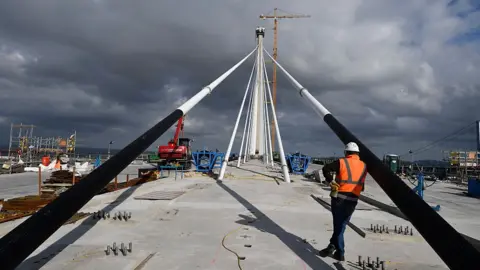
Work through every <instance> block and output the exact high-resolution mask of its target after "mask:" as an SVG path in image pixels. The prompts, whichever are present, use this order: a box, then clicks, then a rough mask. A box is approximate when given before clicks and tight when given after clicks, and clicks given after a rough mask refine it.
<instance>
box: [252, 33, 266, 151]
mask: <svg viewBox="0 0 480 270" xmlns="http://www.w3.org/2000/svg"><path fill="white" fill-rule="evenodd" d="M255 33H256V35H257V42H258V51H257V59H263V37H264V36H265V28H263V27H257V29H256V30H255ZM263 69H264V65H263V63H262V62H261V61H260V60H259V61H257V71H256V78H255V90H254V94H253V101H252V108H251V109H252V113H251V133H250V139H249V141H250V144H249V154H250V155H256V154H258V155H264V154H265V153H264V152H265V151H264V149H265V146H264V145H265V142H264V140H265V129H264V128H263V125H264V122H265V121H264V117H263V104H264V94H263V92H264V91H265V87H264V73H263Z"/></svg>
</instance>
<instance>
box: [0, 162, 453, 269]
mask: <svg viewBox="0 0 480 270" xmlns="http://www.w3.org/2000/svg"><path fill="white" fill-rule="evenodd" d="M292 180H293V182H292V183H290V184H287V183H284V182H282V181H281V173H280V172H279V171H274V170H266V169H265V166H264V165H263V164H262V163H261V162H259V161H250V162H249V164H246V165H244V166H242V168H240V169H239V168H233V167H229V168H228V169H227V175H226V178H225V179H224V180H223V181H221V182H217V181H215V180H213V179H211V178H208V177H201V176H198V175H195V176H194V177H186V178H184V179H180V180H179V179H177V180H176V181H175V180H174V179H173V176H172V177H171V178H165V179H161V180H159V181H155V182H150V183H146V184H144V185H142V186H137V187H132V188H129V189H125V190H120V191H116V192H112V193H109V194H103V195H99V196H96V197H95V198H93V199H92V200H91V201H90V202H89V203H88V204H87V205H86V206H85V207H84V208H83V209H82V211H83V212H94V211H99V210H104V211H107V212H112V213H113V212H116V211H122V212H123V211H127V212H132V217H131V219H129V220H128V221H119V220H112V219H106V220H103V219H101V220H98V219H96V220H94V219H92V217H89V218H85V219H83V220H80V221H77V222H76V223H75V224H70V225H65V226H63V227H61V228H60V229H59V230H58V231H57V232H56V233H55V234H54V235H52V236H51V237H50V238H49V239H48V240H47V241H46V242H45V243H44V244H43V245H42V246H40V247H39V248H38V249H37V250H36V251H35V252H34V253H33V254H32V255H31V256H30V257H29V258H28V259H27V260H26V261H25V262H24V263H23V264H22V265H21V267H20V268H19V269H39V268H41V269H135V267H137V266H138V265H139V264H141V263H142V261H144V260H146V259H147V258H148V257H150V259H149V260H148V261H147V262H145V265H144V266H143V268H142V269H186V270H187V269H188V270H191V269H222V270H223V269H275V270H278V269H361V268H358V266H355V263H356V262H357V260H358V256H359V255H361V256H362V257H363V258H364V259H366V258H367V257H368V256H369V257H370V258H372V259H374V258H376V257H377V256H378V257H380V259H381V260H386V261H387V269H395V268H396V269H447V267H446V266H445V265H444V263H443V262H442V261H441V260H440V259H439V258H438V256H437V255H436V254H435V252H434V251H433V250H432V249H431V248H430V247H429V245H428V244H427V243H426V242H425V241H424V240H423V239H422V238H421V237H419V236H418V233H416V232H415V233H416V234H414V236H413V237H412V236H399V235H397V236H394V235H389V236H387V235H378V234H373V233H370V232H367V237H366V238H362V237H360V236H359V235H358V234H357V233H356V232H354V231H353V230H351V229H350V228H347V230H346V233H345V241H346V260H347V261H346V262H345V263H344V264H343V266H339V265H337V264H336V262H335V261H334V260H333V259H331V258H321V257H319V256H318V255H317V251H318V250H319V249H322V248H324V247H325V246H326V245H327V244H328V242H329V239H330V236H331V234H332V217H331V213H330V212H329V211H328V210H326V209H325V208H324V207H322V206H321V205H319V204H318V203H317V202H316V201H315V200H313V199H312V198H311V197H310V195H311V194H316V195H318V196H323V197H328V191H326V190H323V189H322V187H321V186H320V185H318V184H317V183H315V182H310V181H304V180H302V176H292ZM179 190H181V191H183V192H185V194H183V195H182V196H179V197H177V198H175V199H173V200H135V199H134V197H136V196H141V195H145V194H148V193H150V192H155V191H179ZM351 221H352V222H353V223H355V224H356V225H357V226H359V227H361V228H363V229H365V230H367V229H368V228H369V227H370V224H385V225H388V226H390V227H392V226H393V225H394V224H396V225H402V226H405V225H408V224H407V223H406V222H405V221H404V220H403V219H400V218H397V217H394V216H392V215H390V214H388V213H385V212H383V211H379V210H378V209H375V208H372V209H365V210H361V209H358V210H357V211H355V213H354V215H353V217H352V219H351ZM18 223H19V221H15V222H9V223H6V224H0V235H4V234H5V233H7V232H8V231H9V230H11V229H12V228H13V227H14V226H16V225H17V224H18ZM114 242H115V243H116V245H118V246H119V245H120V243H125V244H128V243H129V242H132V244H133V251H132V253H128V254H127V255H126V256H123V255H121V253H119V255H118V256H115V255H113V254H110V255H108V256H107V255H106V253H105V249H106V247H107V245H112V244H113V243H114ZM152 254H153V255H152ZM239 265H240V267H239Z"/></svg>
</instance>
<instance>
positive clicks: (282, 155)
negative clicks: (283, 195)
mask: <svg viewBox="0 0 480 270" xmlns="http://www.w3.org/2000/svg"><path fill="white" fill-rule="evenodd" d="M263 65H264V67H265V62H264V63H263ZM264 72H265V77H266V78H267V80H268V75H267V72H266V69H265V68H264ZM267 92H268V97H269V101H270V108H271V110H272V116H273V122H274V124H275V133H276V135H277V143H278V151H279V152H280V153H279V154H280V162H281V165H282V172H283V177H284V179H285V182H287V183H290V174H289V173H288V167H287V160H286V159H285V152H284V151H283V143H282V137H281V136H280V128H279V127H278V120H277V114H276V113H275V105H273V98H272V93H271V91H270V85H268V84H267Z"/></svg>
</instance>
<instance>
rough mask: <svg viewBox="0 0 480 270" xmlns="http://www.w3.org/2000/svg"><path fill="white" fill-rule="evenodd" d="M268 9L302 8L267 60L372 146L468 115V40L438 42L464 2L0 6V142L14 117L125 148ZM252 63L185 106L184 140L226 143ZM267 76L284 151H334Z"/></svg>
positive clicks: (325, 133) (405, 141)
mask: <svg viewBox="0 0 480 270" xmlns="http://www.w3.org/2000/svg"><path fill="white" fill-rule="evenodd" d="M274 6H279V7H281V8H282V9H283V10H287V11H290V12H300V13H309V14H311V15H312V18H309V19H298V20H282V21H281V22H280V32H279V34H280V35H279V44H280V45H279V46H280V47H279V60H280V62H281V64H282V65H283V66H284V67H285V68H286V69H287V70H288V71H289V72H290V73H291V74H292V75H293V76H294V77H295V78H297V80H298V81H300V82H301V83H302V84H303V85H304V86H305V87H307V88H308V89H309V90H310V92H311V93H312V94H313V95H315V96H316V97H317V98H318V99H319V100H320V101H321V102H322V103H324V105H326V107H327V108H328V109H329V110H331V111H332V113H334V115H336V116H338V118H339V119H341V121H342V122H343V123H344V124H345V125H346V126H347V127H349V128H350V129H351V130H352V131H353V132H354V133H355V134H357V135H358V137H359V138H361V139H362V140H365V142H367V143H369V144H370V145H371V146H372V148H373V150H375V151H376V152H377V153H379V154H383V153H384V152H403V151H404V150H405V149H410V148H412V147H420V146H421V145H422V144H423V143H428V141H431V140H434V139H435V138H437V137H441V136H442V135H443V134H448V133H450V132H452V131H453V130H455V129H458V128H460V127H462V125H466V124H467V123H469V122H471V121H474V120H475V119H477V118H480V115H479V113H478V109H477V106H478V105H477V102H476V101H478V100H479V98H480V96H479V92H478V85H480V84H479V79H477V77H478V76H477V75H478V71H479V68H480V55H479V52H478V46H476V45H475V43H467V44H461V45H460V44H452V43H449V42H450V40H451V39H452V38H454V37H455V36H457V35H460V34H462V33H464V32H465V31H467V30H468V29H469V28H471V26H474V25H477V24H478V21H479V20H478V15H477V14H476V13H473V14H469V16H468V17H466V18H459V17H456V16H455V14H456V13H457V12H459V11H461V10H466V9H468V8H469V7H468V5H467V4H466V3H464V2H462V1H459V3H457V4H456V5H453V6H450V7H447V6H446V3H441V2H437V3H435V4H433V5H432V3H430V2H429V1H418V0H417V1H413V0H412V1H406V2H405V3H404V4H403V5H402V6H401V7H399V6H398V3H397V2H395V1H355V2H351V1H337V2H335V3H332V2H331V1H313V0H312V1H302V2H295V3H293V2H292V1H281V2H278V1H275V2H273V1H262V2H261V3H259V2H253V1H251V2H249V3H248V5H246V4H245V2H244V1H234V0H230V1H224V0H223V1H208V3H207V2H204V1H188V2H186V1H185V2H180V1H142V3H141V4H139V3H138V2H131V1H110V0H90V1H54V0H45V1H39V2H38V1H34V2H28V4H27V3H26V2H21V1H2V2H1V3H0V108H1V111H0V130H1V133H0V139H1V141H2V142H5V140H6V139H7V136H8V132H9V131H8V130H9V124H10V123H11V122H15V123H19V122H23V123H32V124H35V125H36V126H38V130H39V131H38V132H37V133H36V134H42V135H44V134H45V135H48V134H46V133H51V134H50V136H56V135H61V134H67V133H69V132H71V130H72V129H77V130H78V132H79V134H81V138H82V140H83V143H84V144H89V145H91V146H104V145H105V142H106V141H109V140H111V139H112V138H115V139H116V141H117V146H120V145H123V144H126V143H128V142H129V141H131V140H132V139H134V138H135V137H136V136H138V135H140V134H141V133H142V132H143V131H144V130H146V129H147V128H148V127H150V126H152V125H153V124H154V123H155V122H156V121H158V120H160V119H162V118H163V117H165V116H166V115H168V113H169V112H170V111H172V110H173V109H175V108H176V107H178V106H179V105H181V103H182V102H184V101H186V100H187V99H188V98H190V97H191V96H193V95H194V94H195V93H196V92H198V91H199V90H200V89H201V88H202V87H203V86H205V85H207V84H209V83H210V82H212V81H213V80H214V79H216V78H217V77H218V76H220V75H221V74H222V73H223V72H225V71H226V70H227V69H229V68H230V67H231V66H233V65H234V64H235V63H237V62H238V61H239V60H240V59H241V58H243V57H244V56H245V55H246V54H247V53H248V52H250V51H251V50H252V49H253V48H254V46H255V40H254V29H255V27H256V26H257V25H264V26H266V28H267V33H266V40H265V47H266V48H268V49H269V51H271V50H270V48H271V45H272V35H273V33H272V31H271V28H272V24H271V22H270V21H261V20H259V19H258V15H259V13H262V12H263V13H266V12H268V11H269V10H271V9H272V8H273V7H274ZM452 10H454V12H453V11H452ZM265 57H266V58H267V56H265ZM252 65H253V58H251V59H249V60H248V61H247V62H246V63H245V64H244V65H243V66H241V67H240V68H239V69H238V70H237V71H236V72H235V73H234V74H232V75H231V76H230V77H228V78H227V79H226V80H225V81H224V83H222V84H220V85H219V86H218V87H217V88H216V89H215V90H214V92H213V94H212V95H210V96H208V97H207V98H205V100H204V101H202V103H201V104H199V105H198V106H197V107H195V108H194V109H193V110H192V111H191V112H190V113H189V115H188V117H187V122H186V128H185V135H186V136H191V137H194V138H195V139H196V142H195V144H196V145H195V147H196V148H202V147H203V146H204V145H205V146H208V147H210V148H219V149H224V148H226V146H227V143H228V139H229V137H230V133H231V131H232V129H233V123H234V121H235V117H236V114H237V112H238V107H239V106H240V103H241V99H242V97H243V94H244V91H245V87H246V84H247V80H248V76H249V75H250V71H251V67H252ZM267 68H268V70H269V76H270V80H271V64H267ZM278 82H279V87H278V98H277V102H278V104H277V107H278V117H279V122H280V128H281V129H282V137H283V138H284V140H285V142H284V145H285V147H286V150H287V152H288V151H296V150H300V151H306V152H308V153H312V154H318V153H330V154H331V153H333V152H337V153H340V152H341V143H340V142H339V141H338V139H337V138H336V137H335V136H334V134H333V133H332V132H331V131H330V130H329V129H328V127H326V125H325V124H324V123H323V121H321V119H320V118H319V117H318V116H317V115H316V114H315V113H314V112H313V111H312V110H311V108H310V107H309V106H308V105H307V104H305V103H304V102H302V101H301V100H300V98H299V97H298V95H297V92H296V91H295V90H294V89H293V88H292V87H291V85H290V84H289V83H288V82H287V80H286V79H285V77H284V76H283V75H282V74H281V73H279V74H278ZM244 114H245V113H244ZM242 129H243V118H242V122H241V123H240V128H239V133H241V132H242V131H243V130H242ZM172 132H173V128H172V131H170V132H169V134H166V135H165V136H163V137H162V138H161V140H160V141H159V142H158V143H157V144H160V143H165V142H166V141H167V140H168V138H169V137H171V133H172ZM79 136H80V135H79ZM467 137H468V136H467ZM2 144H3V143H2ZM466 145H471V141H469V140H465V141H463V140H461V139H459V140H457V144H455V143H453V144H451V145H449V147H452V148H455V147H466ZM312 146H314V147H312ZM236 147H237V149H238V147H239V140H237V142H236ZM469 147H470V146H469ZM236 151H238V150H236ZM325 155H327V154H325ZM432 155H433V154H432Z"/></svg>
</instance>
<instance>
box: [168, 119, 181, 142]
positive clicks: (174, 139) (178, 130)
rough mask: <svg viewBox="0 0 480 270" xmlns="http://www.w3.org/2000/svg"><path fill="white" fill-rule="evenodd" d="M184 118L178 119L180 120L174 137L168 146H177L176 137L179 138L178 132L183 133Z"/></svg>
mask: <svg viewBox="0 0 480 270" xmlns="http://www.w3.org/2000/svg"><path fill="white" fill-rule="evenodd" d="M184 118H185V116H182V117H180V119H178V123H177V129H175V135H174V137H173V139H172V140H170V142H169V144H173V145H175V146H177V145H178V137H180V131H183V119H184Z"/></svg>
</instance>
